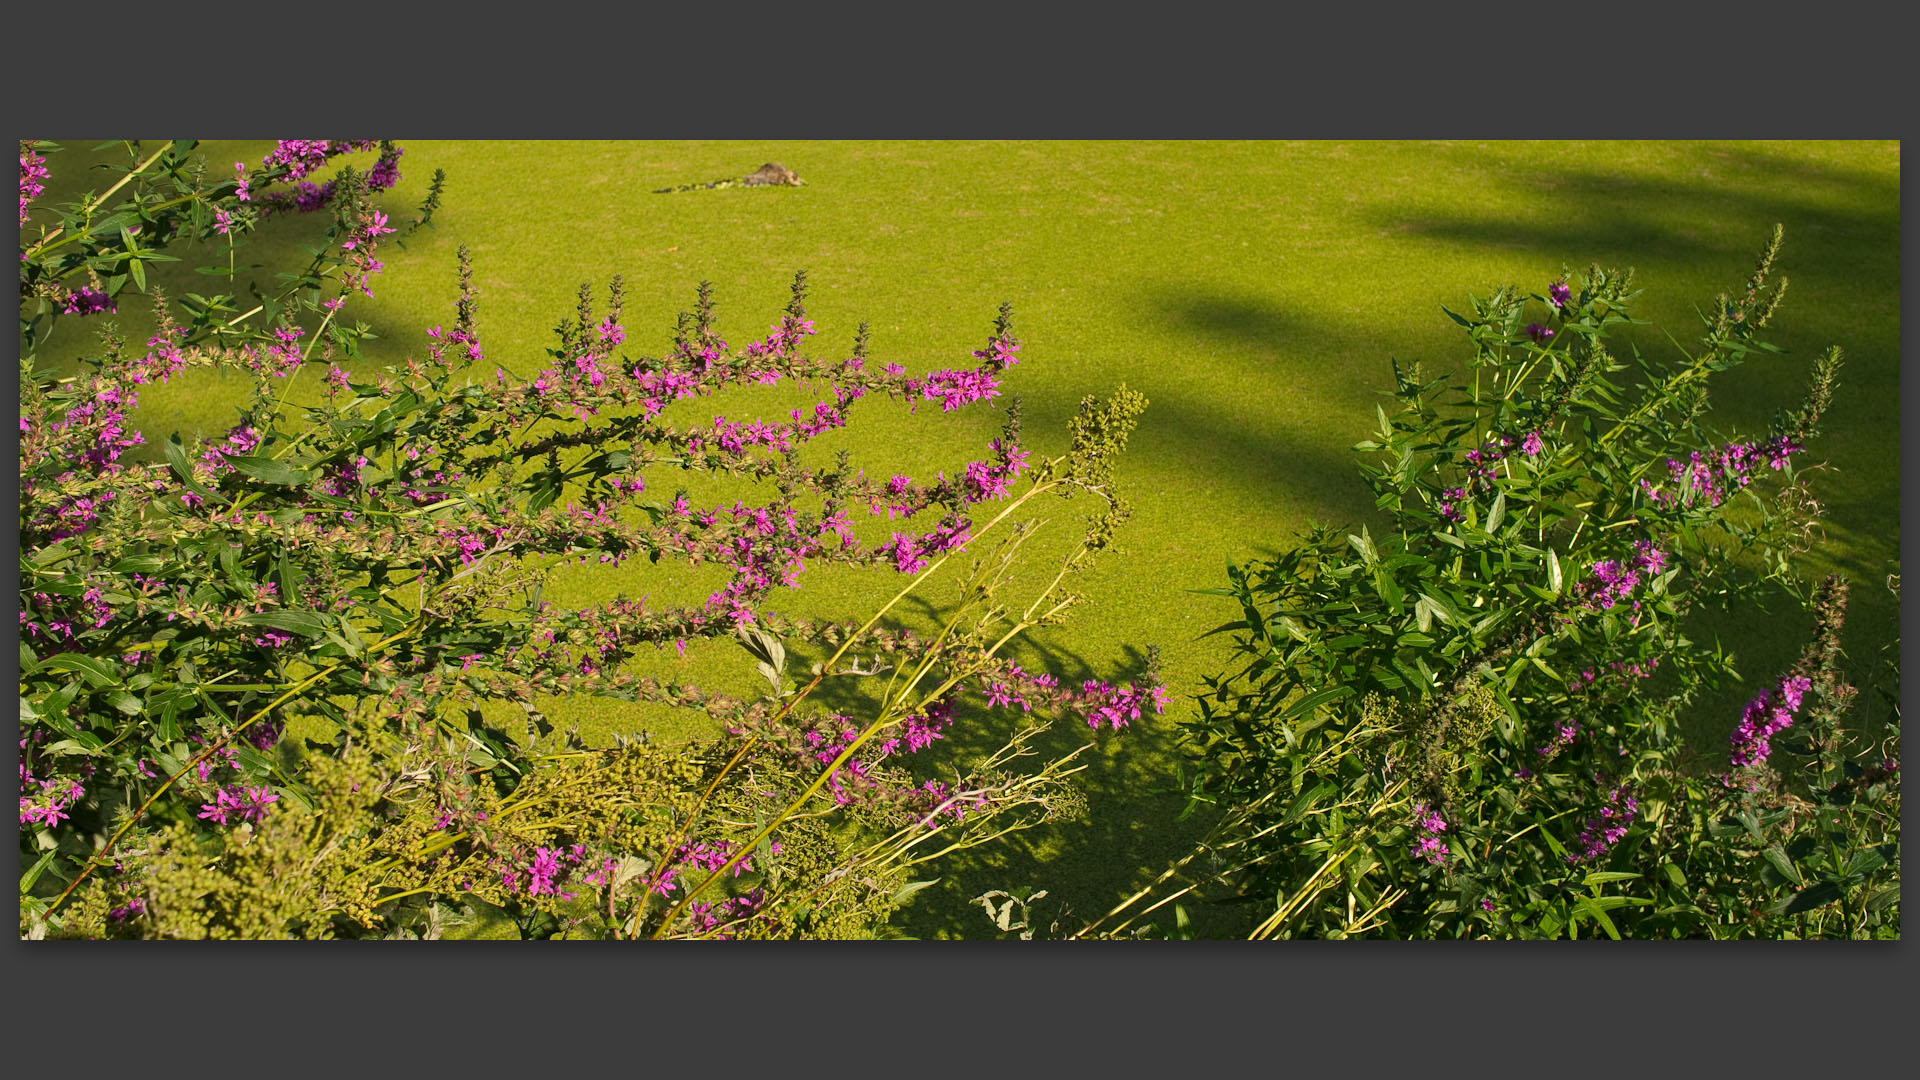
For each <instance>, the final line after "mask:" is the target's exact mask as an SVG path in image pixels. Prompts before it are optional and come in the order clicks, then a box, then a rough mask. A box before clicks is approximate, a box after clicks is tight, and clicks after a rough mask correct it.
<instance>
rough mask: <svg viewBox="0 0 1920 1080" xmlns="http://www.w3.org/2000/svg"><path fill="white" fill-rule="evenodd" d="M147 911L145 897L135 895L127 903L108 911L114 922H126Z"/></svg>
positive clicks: (108, 915) (108, 916)
mask: <svg viewBox="0 0 1920 1080" xmlns="http://www.w3.org/2000/svg"><path fill="white" fill-rule="evenodd" d="M146 913H147V901H146V899H145V898H144V897H135V898H133V899H132V900H129V901H127V902H126V903H125V904H122V905H121V906H119V907H117V908H114V909H113V910H112V911H109V912H107V918H109V919H112V920H113V921H114V922H126V921H127V920H129V919H134V918H138V917H139V916H141V915H145V914H146Z"/></svg>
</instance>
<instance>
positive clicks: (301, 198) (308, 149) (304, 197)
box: [234, 139, 406, 214]
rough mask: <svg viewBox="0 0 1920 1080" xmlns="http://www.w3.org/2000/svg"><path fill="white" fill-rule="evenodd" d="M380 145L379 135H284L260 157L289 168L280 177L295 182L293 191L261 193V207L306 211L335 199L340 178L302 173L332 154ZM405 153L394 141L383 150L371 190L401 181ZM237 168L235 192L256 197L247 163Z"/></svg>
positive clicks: (265, 164)
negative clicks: (319, 180) (324, 178)
mask: <svg viewBox="0 0 1920 1080" xmlns="http://www.w3.org/2000/svg"><path fill="white" fill-rule="evenodd" d="M377 145H379V140H377V139H281V140H280V141H279V142H278V143H277V144H276V145H275V146H274V148H273V150H271V151H270V152H268V154H267V156H266V157H264V158H262V159H261V161H260V165H261V167H262V168H264V169H268V170H272V169H277V168H280V167H282V166H284V167H285V169H286V171H285V173H284V175H283V177H281V178H282V179H286V180H289V181H296V183H295V184H294V189H293V190H292V191H291V192H273V193H271V194H267V195H263V196H261V198H260V204H261V209H262V211H263V212H264V213H269V214H270V213H275V212H277V211H282V210H289V209H291V210H295V211H298V212H300V213H303V214H306V213H312V212H313V211H315V210H319V209H322V208H324V207H325V206H327V205H328V204H329V203H331V202H332V201H333V197H334V195H335V194H336V193H337V191H338V187H339V185H338V182H337V181H334V180H329V181H327V182H326V183H324V184H315V183H313V182H312V181H310V180H305V179H303V177H306V176H309V175H311V174H312V173H313V172H315V171H316V170H318V169H319V168H320V167H321V166H322V165H325V164H326V163H327V161H328V160H329V159H331V158H333V157H336V156H338V155H340V154H347V153H354V152H357V151H361V150H371V149H373V148H374V147H375V146H377ZM404 153H406V151H405V150H403V149H401V148H400V147H398V146H392V145H389V146H388V147H387V148H386V149H384V150H382V151H381V154H380V157H379V159H378V160H376V161H375V162H374V164H373V168H371V169H369V170H368V171H367V187H368V189H369V190H372V191H385V190H387V189H388V188H391V187H392V186H393V185H395V184H397V183H399V182H400V156H401V155H402V154H404ZM234 169H235V171H236V172H238V173H239V180H240V187H239V190H238V191H237V192H236V194H237V195H238V196H239V198H240V200H241V201H242V202H251V201H253V195H252V193H251V192H250V191H249V190H248V183H249V181H248V178H247V175H246V169H245V165H244V163H242V162H235V163H234Z"/></svg>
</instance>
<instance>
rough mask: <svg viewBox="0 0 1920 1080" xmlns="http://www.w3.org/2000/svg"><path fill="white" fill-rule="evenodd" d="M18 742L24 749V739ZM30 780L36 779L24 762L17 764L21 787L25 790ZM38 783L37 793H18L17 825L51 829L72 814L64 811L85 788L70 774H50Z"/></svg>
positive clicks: (76, 800) (77, 800) (78, 799)
mask: <svg viewBox="0 0 1920 1080" xmlns="http://www.w3.org/2000/svg"><path fill="white" fill-rule="evenodd" d="M20 744H21V746H22V747H23V748H24V747H25V746H26V740H25V739H22V740H21V742H20ZM30 783H36V781H35V779H34V775H33V773H32V772H31V771H29V770H28V769H27V766H26V765H25V763H24V762H23V763H22V764H21V766H20V790H21V791H22V792H24V791H26V790H27V785H28V784H30ZM37 784H38V786H39V788H40V790H39V791H38V792H37V793H36V794H34V795H31V796H29V795H24V794H23V795H21V796H20V824H22V825H33V824H39V825H45V826H46V827H48V828H52V827H53V826H55V825H58V824H59V823H60V822H61V820H62V819H64V818H67V817H69V816H71V815H69V814H68V813H67V809H68V808H69V807H71V806H72V805H73V804H74V803H76V802H79V801H80V797H81V796H83V795H85V794H86V793H87V789H86V788H85V787H83V786H82V785H81V783H80V781H78V780H75V779H73V778H72V777H64V776H49V777H47V778H45V779H42V780H39V781H37Z"/></svg>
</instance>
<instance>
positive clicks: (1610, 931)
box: [1574, 896, 1620, 941]
mask: <svg viewBox="0 0 1920 1080" xmlns="http://www.w3.org/2000/svg"><path fill="white" fill-rule="evenodd" d="M1574 906H1575V907H1577V908H1578V909H1580V910H1581V911H1583V912H1585V913H1586V914H1587V915H1588V916H1589V917H1591V918H1592V919H1593V921H1594V922H1597V923H1599V924H1600V929H1602V930H1605V931H1606V932H1607V936H1608V937H1610V938H1612V939H1613V940H1615V941H1619V940H1620V929H1619V928H1618V927H1616V926H1614V925H1613V919H1611V918H1609V917H1608V915H1607V912H1606V909H1605V908H1603V907H1601V906H1600V905H1599V904H1596V903H1594V902H1593V898H1592V897H1590V896H1583V897H1581V898H1580V902H1579V903H1578V904H1575V905H1574Z"/></svg>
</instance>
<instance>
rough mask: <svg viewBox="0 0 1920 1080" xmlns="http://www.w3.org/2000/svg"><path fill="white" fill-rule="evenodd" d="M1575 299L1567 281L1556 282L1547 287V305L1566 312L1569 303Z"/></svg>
mask: <svg viewBox="0 0 1920 1080" xmlns="http://www.w3.org/2000/svg"><path fill="white" fill-rule="evenodd" d="M1571 299H1573V289H1572V287H1571V286H1569V285H1568V284H1567V283H1566V282H1565V281H1556V282H1554V283H1553V284H1551V285H1549V286H1547V303H1549V304H1552V305H1553V306H1554V307H1556V308H1559V309H1561V310H1565V309H1566V306H1567V302H1568V301H1569V300H1571Z"/></svg>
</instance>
